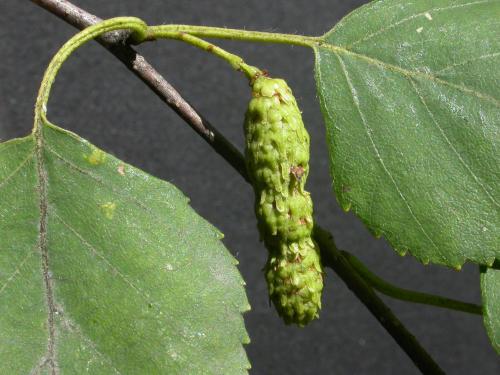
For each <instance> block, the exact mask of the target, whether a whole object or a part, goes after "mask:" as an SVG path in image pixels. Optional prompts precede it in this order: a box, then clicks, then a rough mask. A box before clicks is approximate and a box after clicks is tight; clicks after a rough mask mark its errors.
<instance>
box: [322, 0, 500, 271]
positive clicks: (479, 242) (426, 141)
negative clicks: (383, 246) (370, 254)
mask: <svg viewBox="0 0 500 375" xmlns="http://www.w3.org/2000/svg"><path fill="white" fill-rule="evenodd" d="M499 19H500V2H499V1H488V0H477V1H471V0H461V1H456V0H440V1H413V2H407V1H400V0H385V1H384V0H381V1H374V2H371V3H369V4H367V5H366V6H364V7H361V8H360V9H358V10H356V11H355V12H353V13H352V14H350V15H349V16H347V17H345V18H344V19H343V20H342V21H341V22H340V23H339V24H338V25H337V26H336V27H335V28H333V29H332V30H331V31H330V32H328V33H327V34H325V36H324V37H323V41H322V42H320V43H319V45H318V47H316V49H315V52H316V79H317V85H318V92H319V96H320V100H321V105H322V110H323V114H324V117H325V121H326V125H327V134H328V143H329V148H330V158H331V171H332V176H333V180H334V186H335V192H336V196H337V198H338V200H339V202H340V204H341V206H342V207H344V208H346V209H349V208H351V209H352V210H353V212H354V213H355V214H357V215H358V216H359V217H360V218H361V219H362V220H363V222H364V223H365V224H366V225H367V226H368V227H369V228H370V230H371V231H372V232H373V233H377V234H381V235H384V236H385V237H386V238H387V240H388V241H389V242H390V244H391V245H392V246H393V247H394V248H395V249H397V251H398V252H399V253H403V254H404V253H406V252H408V251H409V252H410V253H411V254H413V255H414V256H415V257H417V258H418V259H419V260H420V261H421V262H423V263H429V262H432V263H438V264H444V265H447V266H451V267H454V268H457V269H460V267H461V266H462V264H463V263H464V262H465V261H466V260H471V261H473V262H477V263H480V264H487V265H491V264H492V263H493V261H494V259H495V258H500V248H499V246H498V244H499V243H500V237H499V233H500V169H499V165H500V152H499V151H500V150H499V145H498V141H499V139H500V138H499V135H498V132H499V123H500V121H499V120H500V94H499V87H500V70H499V69H498V66H499V64H500V28H499V27H498V20H499Z"/></svg>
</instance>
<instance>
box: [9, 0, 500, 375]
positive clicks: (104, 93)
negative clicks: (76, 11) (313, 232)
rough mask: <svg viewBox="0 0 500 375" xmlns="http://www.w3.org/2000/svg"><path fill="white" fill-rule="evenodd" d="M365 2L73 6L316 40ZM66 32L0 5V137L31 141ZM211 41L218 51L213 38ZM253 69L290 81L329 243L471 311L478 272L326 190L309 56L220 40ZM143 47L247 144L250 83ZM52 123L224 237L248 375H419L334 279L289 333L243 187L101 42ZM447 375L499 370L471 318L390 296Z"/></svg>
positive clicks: (56, 94)
mask: <svg viewBox="0 0 500 375" xmlns="http://www.w3.org/2000/svg"><path fill="white" fill-rule="evenodd" d="M364 2H366V1H340V0H335V1H334V0H317V1H298V0H296V1H291V0H274V1H249V0H218V1H188V0H178V1H174V0H172V1H160V0H141V1H137V0H134V1H132V0H127V1H123V0H108V1H99V0H92V1H83V0H81V1H74V3H76V4H78V5H79V6H81V7H84V8H85V9H87V10H88V11H91V12H93V13H94V14H97V15H99V16H100V17H102V18H109V17H114V16H119V15H122V16H123V15H133V16H138V17H141V18H143V19H144V20H145V21H146V22H147V23H149V24H159V23H185V24H203V25H210V26H226V27H234V28H247V29H255V30H261V31H276V32H284V33H298V34H305V35H320V34H322V33H324V32H325V31H327V30H328V29H330V28H331V27H332V26H333V25H334V24H335V23H336V22H337V21H338V20H339V19H340V18H341V17H343V16H344V15H346V14H347V13H348V12H349V11H351V10H352V9H354V8H356V7H357V6H359V5H361V4H363V3H364ZM74 33H75V29H73V28H72V27H71V26H68V25H67V24H65V23H64V22H63V21H61V20H59V19H57V18H56V17H54V16H52V15H51V14H49V13H47V12H46V11H45V10H43V9H41V8H38V7H37V6H35V5H34V4H32V3H31V2H30V1H28V0H23V1H19V0H0V47H1V48H0V62H1V63H0V138H1V139H2V140H5V139H9V138H12V137H16V136H22V135H26V134H27V133H28V132H29V131H30V129H31V127H32V115H33V105H34V102H35V96H36V92H37V90H38V86H39V84H40V81H41V78H42V74H43V72H44V69H45V68H46V66H47V64H48V62H49V61H50V58H51V57H52V55H53V54H54V53H55V52H56V51H57V49H58V48H59V47H60V46H61V45H62V43H63V42H64V41H66V40H67V39H68V38H69V37H71V36H72V35H73V34H74ZM218 43H219V42H218ZM219 44H220V45H222V46H223V47H225V48H227V49H229V50H230V51H233V52H235V53H237V54H240V55H241V56H243V57H244V58H245V59H246V61H247V62H248V63H250V64H254V65H258V66H259V67H261V68H265V69H268V70H269V71H270V72H271V73H272V75H274V76H276V77H283V78H286V79H287V81H288V82H289V84H290V86H291V87H292V88H293V90H294V93H295V96H296V97H297V99H298V101H299V105H300V106H301V109H302V110H303V116H304V121H305V123H306V126H307V127H308V130H309V132H310V133H311V157H312V161H311V172H310V177H309V181H308V189H309V190H310V191H311V192H312V197H313V199H314V202H315V216H316V218H317V219H318V220H319V221H320V222H321V223H322V224H323V225H324V226H326V227H327V228H328V229H330V230H331V231H332V232H333V234H334V235H335V237H336V241H337V243H338V245H339V246H340V247H342V248H345V249H347V250H349V251H351V252H353V253H354V254H356V255H357V256H359V257H360V258H361V259H362V260H363V261H364V262H366V264H368V265H369V266H370V267H371V268H372V269H373V270H375V271H376V272H377V273H378V274H379V275H381V276H383V277H384V278H386V279H387V280H390V281H392V282H394V283H397V284H399V285H402V286H404V287H408V288H414V289H419V290H422V291H427V292H432V293H438V294H443V295H446V296H450V297H455V298H460V299H463V300H466V301H473V302H480V291H479V275H478V270H477V267H475V266H474V265H471V264H468V265H466V266H465V267H464V268H463V270H462V272H456V271H452V270H448V269H445V268H443V267H437V266H423V265H421V264H419V263H418V262H417V261H415V260H414V259H412V258H411V257H409V256H407V257H405V258H401V257H400V256H399V255H397V254H396V253H395V252H393V251H392V250H391V248H390V247H389V246H388V245H387V243H386V242H385V241H384V240H376V239H374V238H373V237H372V236H371V235H370V234H369V233H368V231H367V230H366V229H365V228H364V227H363V225H362V224H361V222H360V221H359V220H358V219H357V218H356V217H354V216H353V215H351V214H346V213H344V212H342V210H340V209H339V207H338V205H337V203H336V201H335V198H334V196H333V194H332V192H331V188H330V185H331V180H330V177H329V171H328V156H327V149H326V144H325V140H324V138H325V137H324V134H325V130H324V127H323V122H322V119H321V113H320V109H319V104H318V101H317V100H316V94H315V83H314V80H313V55H312V53H311V51H310V50H308V49H306V48H301V47H289V46H280V45H276V46H271V45H263V44H253V43H245V42H227V41H226V42H224V41H221V42H220V43H219ZM139 51H140V52H141V53H143V54H144V55H145V57H146V58H147V59H148V60H149V61H150V62H151V63H152V64H153V65H154V66H155V67H156V68H157V69H158V70H159V71H160V72H162V73H163V74H164V76H165V77H166V78H167V80H169V81H170V82H171V83H172V84H173V85H174V86H176V87H177V89H178V90H179V91H180V92H181V94H182V95H184V96H185V97H186V98H187V99H188V100H190V101H191V102H192V103H193V104H194V105H195V106H196V107H197V108H198V109H199V110H200V111H201V112H202V113H203V114H204V115H205V116H206V117H207V118H208V119H209V120H210V121H211V122H212V123H213V124H214V125H216V126H217V127H218V128H219V129H220V130H221V131H222V132H223V133H224V134H225V135H226V136H227V137H228V138H229V139H230V140H231V141H233V142H234V143H235V144H236V145H238V146H239V147H240V148H242V145H243V135H242V121H243V114H244V111H245V108H246V104H247V101H248V99H249V88H248V84H247V83H246V81H245V79H244V78H243V77H242V76H240V75H238V74H236V73H235V72H233V71H232V70H231V69H229V68H228V66H227V65H226V63H225V62H222V61H221V60H219V59H217V58H215V57H213V56H210V55H208V54H206V53H204V52H200V51H198V50H196V49H194V48H193V47H190V46H187V45H183V44H181V43H179V42H174V41H159V42H157V43H151V44H148V45H144V46H140V47H139ZM48 113H49V119H50V120H51V121H52V122H54V123H56V124H58V125H60V126H62V127H65V128H68V129H70V130H72V131H75V132H76V133H78V134H80V135H81V136H83V137H84V138H87V139H88V140H90V141H91V142H93V143H94V144H96V145H97V146H99V147H102V148H103V149H105V150H108V151H109V152H111V153H113V154H114V155H116V156H117V157H119V158H121V159H123V160H125V161H126V162H128V163H130V164H133V165H136V166H138V167H140V168H142V169H144V170H145V171H147V172H149V173H151V174H153V175H155V176H158V177H160V178H163V179H165V180H168V181H170V182H172V183H174V184H175V185H177V186H178V187H179V188H180V189H181V190H183V191H184V193H185V194H186V195H188V196H189V197H190V198H191V200H192V205H193V207H194V208H195V209H196V210H197V211H198V212H199V213H200V214H201V215H203V216H204V217H205V218H207V219H208V220H209V221H210V222H212V223H214V224H215V225H216V226H217V227H218V228H219V229H220V230H221V231H222V232H223V233H225V239H224V242H225V244H226V245H227V247H228V248H229V249H230V251H231V252H232V253H233V254H234V255H235V256H236V257H237V258H238V259H239V261H240V266H239V268H240V271H241V273H242V274H243V277H244V278H245V280H246V282H247V293H248V298H249V300H250V303H251V305H252V311H250V312H249V313H247V314H246V316H245V320H246V325H247V329H248V331H249V333H250V336H251V338H252V343H251V344H250V345H249V346H248V347H247V352H248V356H249V358H250V361H251V362H252V365H253V370H252V372H251V373H252V374H276V375H279V374H417V373H418V371H417V369H416V368H415V367H414V365H413V364H412V363H411V361H410V360H409V358H408V357H407V356H406V355H405V354H404V352H403V351H402V350H401V349H400V348H399V347H398V346H397V344H396V343H395V342H394V341H393V339H392V338H391V337H390V336H389V335H388V334H387V333H386V331H385V330H384V329H383V328H382V327H381V326H380V325H379V324H378V322H377V321H376V320H375V319H374V318H373V317H372V316H371V314H370V313H369V312H368V310H367V309H366V308H365V307H364V306H363V305H362V304H361V303H360V302H359V301H358V300H357V299H356V298H355V297H354V295H353V294H352V293H351V292H350V291H349V290H348V289H347V288H346V287H345V285H344V284H343V282H342V281H341V280H340V279H339V278H338V277H337V276H336V275H335V274H333V273H332V272H331V271H330V270H329V271H328V275H327V279H326V288H325V291H324V295H323V305H324V307H323V310H322V313H321V319H320V320H319V321H316V322H314V323H312V324H311V325H310V326H308V327H307V328H306V329H299V328H295V327H286V326H285V325H284V324H283V323H282V322H281V320H280V319H279V318H278V317H277V315H276V313H275V311H274V309H273V308H271V307H270V306H269V303H268V297H267V290H266V284H265V281H264V277H263V274H262V272H261V269H262V266H263V264H264V262H265V259H266V251H265V249H264V247H263V245H262V244H261V243H259V241H258V234H257V230H256V225H255V218H254V215H253V193H252V191H251V189H250V187H249V186H248V185H247V184H246V183H245V182H244V181H243V180H242V178H241V177H240V176H239V175H238V174H237V173H236V172H235V171H234V170H232V169H231V167H229V165H228V164H227V163H226V162H224V161H223V160H222V158H221V157H219V156H218V155H217V154H215V153H214V151H213V150H212V149H211V148H210V147H209V146H208V145H206V144H205V142H204V141H202V140H201V139H200V138H199V137H198V136H196V135H195V133H194V132H193V131H192V130H191V129H190V128H189V127H188V126H187V125H186V124H185V123H184V122H183V121H182V120H181V119H179V118H178V117H177V115H176V114H175V113H174V112H173V111H172V110H170V109H169V108H168V107H167V106H166V105H165V104H163V103H162V102H161V101H160V100H158V98H157V97H156V96H155V95H154V94H153V93H152V92H151V91H150V90H149V89H148V88H147V87H146V86H145V85H144V84H143V83H142V82H140V81H139V80H138V79H137V78H136V77H134V76H133V75H132V74H131V73H130V72H129V71H128V70H127V69H126V68H125V67H124V66H123V65H122V64H121V63H120V62H119V61H118V60H116V59H115V58H114V57H113V56H112V55H110V54H109V53H108V52H107V51H105V50H104V49H103V48H101V47H100V46H98V45H97V44H96V43H89V44H88V45H87V46H85V47H84V48H82V49H80V50H79V51H78V52H77V53H76V54H75V55H74V56H73V57H71V59H70V60H69V61H68V62H67V63H66V64H65V65H64V67H63V69H62V70H61V73H60V74H59V76H58V78H57V81H56V84H55V87H54V90H53V94H52V97H51V101H50V103H49V111H48ZM385 300H386V301H387V303H388V304H389V305H390V306H391V308H393V309H394V311H395V312H396V313H397V315H398V316H399V317H400V318H401V319H402V321H403V323H404V324H406V325H407V327H408V328H409V329H410V330H411V331H412V332H413V333H414V334H415V335H416V336H417V338H418V339H419V340H420V342H421V343H422V344H423V345H424V347H426V348H427V349H428V350H429V352H430V353H431V355H432V356H433V357H434V358H435V359H436V360H437V362H438V363H439V364H440V365H441V366H442V367H443V368H444V370H445V371H446V372H448V373H450V374H498V373H499V372H500V362H499V361H498V357H497V356H496V355H495V353H494V351H493V349H492V348H491V346H490V344H489V342H488V339H487V337H486V334H485V331H484V329H483V326H482V320H481V318H480V317H479V316H475V315H469V314H465V313H460V312H453V311H447V310H444V309H438V308H431V307H426V306H422V305H414V304H408V303H403V302H400V301H396V300H392V299H388V298H387V299H385Z"/></svg>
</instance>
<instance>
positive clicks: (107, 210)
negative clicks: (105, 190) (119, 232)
mask: <svg viewBox="0 0 500 375" xmlns="http://www.w3.org/2000/svg"><path fill="white" fill-rule="evenodd" d="M101 210H102V212H103V213H104V216H106V217H107V218H108V219H110V220H111V219H112V218H113V216H115V210H116V203H113V202H108V203H104V204H101Z"/></svg>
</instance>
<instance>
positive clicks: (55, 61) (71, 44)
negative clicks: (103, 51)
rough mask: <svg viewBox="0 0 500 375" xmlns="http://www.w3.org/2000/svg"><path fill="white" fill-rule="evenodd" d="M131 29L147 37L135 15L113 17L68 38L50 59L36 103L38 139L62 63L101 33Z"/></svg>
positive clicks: (35, 129) (140, 36)
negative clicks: (51, 91)
mask: <svg viewBox="0 0 500 375" xmlns="http://www.w3.org/2000/svg"><path fill="white" fill-rule="evenodd" d="M125 29H131V30H133V32H134V34H135V35H134V37H135V39H136V40H141V39H144V38H145V37H146V32H147V25H146V24H145V23H144V22H143V21H142V20H140V19H139V18H135V17H117V18H111V19H109V20H106V21H103V22H100V23H98V24H96V25H93V26H90V27H88V28H86V29H84V30H83V31H80V32H79V33H78V34H76V35H75V36H74V37H72V38H71V39H70V40H68V41H67V42H66V43H64V45H63V46H62V47H61V48H60V49H59V51H58V52H57V53H56V54H55V56H54V57H53V58H52V60H51V61H50V64H49V66H48V67H47V69H46V70H45V74H44V76H43V80H42V84H41V86H40V89H39V91H38V97H37V99H36V104H35V122H34V125H33V134H35V136H36V138H37V139H39V140H40V139H41V137H40V132H41V124H42V122H44V121H46V113H47V102H48V100H49V96H50V90H51V88H52V84H53V83H54V81H55V79H56V76H57V73H58V71H59V69H60V68H61V66H62V64H63V63H64V62H65V61H66V59H67V58H68V57H69V56H70V55H71V54H72V53H73V52H74V51H75V50H76V49H77V48H78V47H80V46H82V45H83V44H85V43H86V42H88V41H89V40H92V39H94V38H96V37H98V36H99V35H101V34H104V33H106V32H109V31H114V30H125Z"/></svg>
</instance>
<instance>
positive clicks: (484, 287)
mask: <svg viewBox="0 0 500 375" xmlns="http://www.w3.org/2000/svg"><path fill="white" fill-rule="evenodd" d="M482 268H483V269H482V270H481V294H482V299H483V319H484V326H485V327H486V332H488V336H489V337H490V340H491V344H492V345H493V347H494V348H495V350H496V351H497V353H498V354H500V264H498V265H497V267H494V268H489V267H482Z"/></svg>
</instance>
